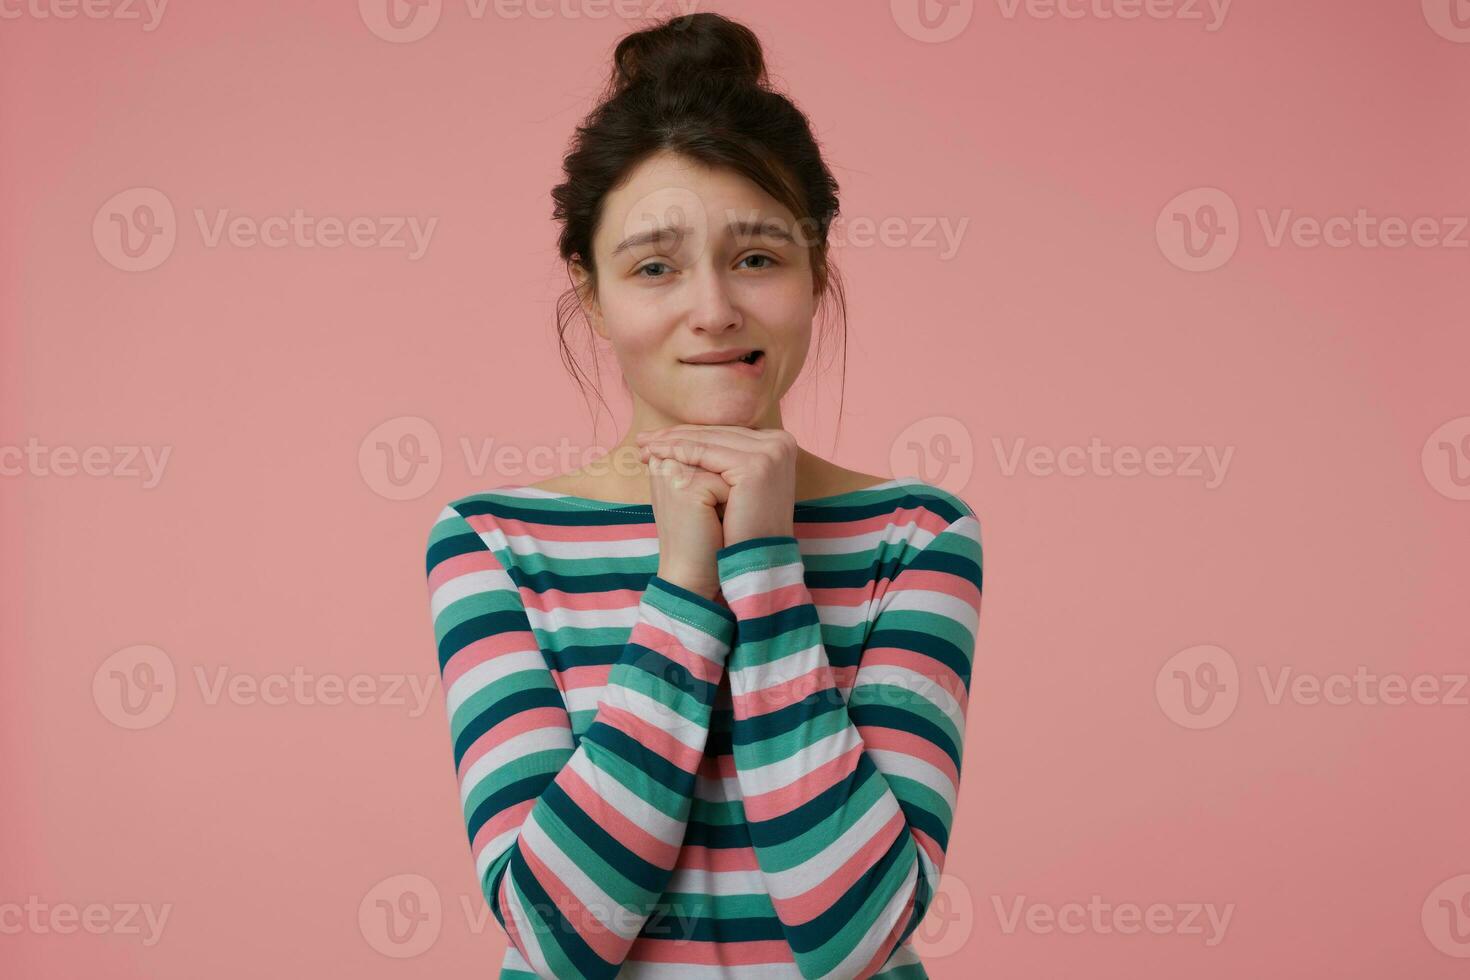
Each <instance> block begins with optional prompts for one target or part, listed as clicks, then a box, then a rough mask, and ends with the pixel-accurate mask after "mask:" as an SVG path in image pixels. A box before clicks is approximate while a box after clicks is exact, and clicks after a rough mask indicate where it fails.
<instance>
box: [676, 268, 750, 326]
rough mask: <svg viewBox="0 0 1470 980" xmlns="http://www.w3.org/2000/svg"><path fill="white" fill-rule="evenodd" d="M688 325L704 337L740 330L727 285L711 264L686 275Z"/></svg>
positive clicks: (736, 309) (719, 271) (723, 277)
mask: <svg viewBox="0 0 1470 980" xmlns="http://www.w3.org/2000/svg"><path fill="white" fill-rule="evenodd" d="M690 277H691V282H690V293H691V295H690V304H691V308H690V311H689V322H690V325H691V326H692V327H693V328H694V329H695V330H699V331H703V332H705V333H716V334H718V333H724V332H725V331H727V330H731V329H734V328H736V327H739V326H740V322H741V318H740V310H739V309H738V308H737V307H736V305H735V302H734V299H733V298H732V297H731V295H730V287H729V283H728V282H727V281H726V280H725V276H724V274H723V272H722V271H721V270H720V269H718V268H716V267H715V266H714V264H713V263H709V264H705V263H700V264H699V265H697V266H696V267H695V268H694V269H692V270H691V272H690Z"/></svg>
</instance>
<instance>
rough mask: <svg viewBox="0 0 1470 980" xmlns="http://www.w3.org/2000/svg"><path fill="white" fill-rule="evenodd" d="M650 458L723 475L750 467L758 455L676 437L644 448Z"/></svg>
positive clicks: (716, 444) (707, 442)
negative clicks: (742, 467) (741, 467)
mask: <svg viewBox="0 0 1470 980" xmlns="http://www.w3.org/2000/svg"><path fill="white" fill-rule="evenodd" d="M642 448H643V449H644V450H645V451H646V452H648V453H649V455H650V456H653V457H662V458H665V459H667V458H670V457H672V458H673V459H676V460H678V461H679V462H680V463H684V464H686V465H689V466H698V467H701V468H703V469H706V470H709V471H710V472H712V473H720V474H723V473H725V472H727V471H728V470H732V469H735V468H736V467H739V466H742V465H748V464H749V462H750V459H751V457H752V456H754V455H756V453H754V452H752V451H750V450H748V449H737V448H733V447H730V446H725V445H721V444H719V443H715V442H710V441H706V440H700V439H689V438H681V437H675V438H672V439H662V440H658V441H656V442H650V443H649V444H648V445H646V446H644V447H642Z"/></svg>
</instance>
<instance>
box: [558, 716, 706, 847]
mask: <svg viewBox="0 0 1470 980" xmlns="http://www.w3.org/2000/svg"><path fill="white" fill-rule="evenodd" d="M589 744H590V743H588V742H586V741H583V743H582V748H581V749H580V750H579V751H577V752H574V753H573V754H572V758H571V760H570V761H568V762H567V765H568V766H569V767H571V769H572V770H573V771H574V772H575V773H576V774H577V775H578V776H580V777H581V778H582V782H584V783H586V784H587V785H588V786H589V787H590V788H591V790H592V794H593V795H594V796H596V797H598V798H600V799H601V800H602V801H603V802H604V803H606V804H607V806H608V808H609V809H611V810H612V811H614V812H615V813H619V814H621V815H622V816H623V818H624V819H625V820H627V821H628V822H629V823H632V824H635V825H637V826H638V827H641V828H642V829H643V830H646V831H648V833H649V834H650V835H651V836H653V837H656V838H658V839H659V840H660V841H663V842H664V843H665V844H670V845H679V844H682V843H683V842H684V830H685V824H684V823H682V822H680V821H678V820H675V819H674V818H673V817H671V816H669V815H668V814H666V813H664V812H663V811H662V810H659V809H658V808H656V807H653V806H650V805H649V804H648V802H647V801H646V800H644V799H643V797H641V796H639V795H638V794H637V793H635V792H633V791H632V790H630V789H629V788H628V787H626V786H624V785H623V784H622V783H620V782H618V780H617V779H616V778H615V777H614V776H612V775H611V774H609V773H607V772H604V771H603V770H601V769H599V768H598V767H597V765H596V764H595V763H594V762H593V761H592V757H591V756H590V755H588V754H587V746H588V745H589ZM593 816H595V814H593Z"/></svg>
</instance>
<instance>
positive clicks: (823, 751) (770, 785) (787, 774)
mask: <svg viewBox="0 0 1470 980" xmlns="http://www.w3.org/2000/svg"><path fill="white" fill-rule="evenodd" d="M861 742H862V736H860V735H859V734H858V730H857V729H856V728H855V727H854V726H852V725H850V724H849V725H846V726H844V727H843V728H842V729H841V730H840V731H836V732H833V733H832V734H831V735H827V736H824V737H823V738H819V739H817V740H816V741H815V742H812V743H811V744H810V745H803V746H801V747H799V748H798V749H797V750H796V751H795V752H793V753H792V754H791V755H788V756H787V757H786V758H784V759H776V760H775V761H773V762H768V763H766V764H765V765H761V766H753V767H751V768H749V769H742V770H740V774H741V777H742V778H741V780H740V785H741V787H742V789H743V791H744V793H745V795H746V796H754V795H756V794H757V793H769V792H771V791H772V790H776V789H781V788H783V787H786V786H790V785H791V784H792V783H795V782H797V781H799V780H800V779H802V778H803V777H804V776H806V775H807V774H809V773H811V772H812V771H814V770H816V769H818V768H820V767H821V766H823V765H826V764H827V763H828V762H831V761H832V760H833V759H835V758H837V757H838V756H841V755H844V754H846V753H848V752H851V751H852V750H853V748H854V746H857V745H859V744H861Z"/></svg>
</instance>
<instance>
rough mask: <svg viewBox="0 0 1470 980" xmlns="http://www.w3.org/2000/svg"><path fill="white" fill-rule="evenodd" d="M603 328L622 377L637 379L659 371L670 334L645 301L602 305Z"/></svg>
mask: <svg viewBox="0 0 1470 980" xmlns="http://www.w3.org/2000/svg"><path fill="white" fill-rule="evenodd" d="M602 316H603V320H602V322H603V328H604V329H605V330H606V331H607V342H608V343H609V344H610V345H611V346H612V349H613V353H614V354H615V355H616V356H617V359H618V363H619V364H620V365H621V366H622V369H623V373H624V374H626V375H628V376H630V377H637V376H639V375H640V374H642V373H644V372H649V371H658V370H661V368H660V367H659V365H660V364H661V363H662V361H663V360H665V359H666V358H665V356H664V355H665V351H664V347H665V346H666V345H667V343H668V338H669V334H670V331H669V329H668V326H667V324H666V322H665V319H664V317H663V316H662V314H660V313H657V312H656V311H654V310H653V309H652V308H651V307H650V305H649V304H648V303H647V302H645V301H639V300H637V299H629V298H625V297H622V296H611V297H609V298H608V300H607V301H606V302H604V304H603V314H602Z"/></svg>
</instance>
